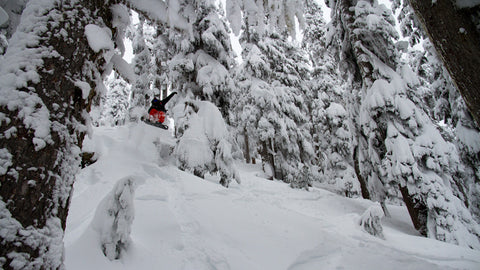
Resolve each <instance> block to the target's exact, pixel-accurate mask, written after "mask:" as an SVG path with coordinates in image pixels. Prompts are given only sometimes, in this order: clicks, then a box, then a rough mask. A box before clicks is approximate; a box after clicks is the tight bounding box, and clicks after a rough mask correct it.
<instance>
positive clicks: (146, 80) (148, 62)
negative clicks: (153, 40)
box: [129, 15, 153, 121]
mask: <svg viewBox="0 0 480 270" xmlns="http://www.w3.org/2000/svg"><path fill="white" fill-rule="evenodd" d="M146 27H148V25H147V23H146V21H145V17H143V16H141V15H140V16H139V23H138V24H137V26H136V29H135V31H134V33H133V41H132V47H133V54H134V58H133V60H132V64H133V69H134V72H135V74H136V75H137V76H136V80H135V81H134V82H133V84H132V91H131V97H130V107H129V118H130V119H129V120H130V121H138V120H139V119H140V118H141V116H142V115H144V114H145V111H146V110H147V108H148V106H149V105H150V97H152V96H153V94H152V91H151V83H152V79H153V75H152V72H151V69H152V52H151V50H150V48H149V47H148V46H147V44H146V42H145V34H144V28H146Z"/></svg>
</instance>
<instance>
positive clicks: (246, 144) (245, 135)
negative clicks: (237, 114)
mask: <svg viewBox="0 0 480 270" xmlns="http://www.w3.org/2000/svg"><path fill="white" fill-rule="evenodd" d="M243 138H244V139H245V159H246V161H247V163H250V160H251V159H250V144H249V141H248V133H247V129H246V128H245V129H243Z"/></svg>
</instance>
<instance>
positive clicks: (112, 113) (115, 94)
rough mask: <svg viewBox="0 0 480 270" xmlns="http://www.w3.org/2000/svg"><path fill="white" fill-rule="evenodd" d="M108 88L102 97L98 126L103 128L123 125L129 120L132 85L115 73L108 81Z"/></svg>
mask: <svg viewBox="0 0 480 270" xmlns="http://www.w3.org/2000/svg"><path fill="white" fill-rule="evenodd" d="M106 88H107V93H106V95H105V96H103V97H102V102H101V110H100V117H99V119H98V123H97V124H98V125H101V126H118V125H123V124H124V123H125V121H126V118H127V113H128V108H129V99H128V98H129V96H130V91H131V85H129V84H128V83H127V82H126V81H125V80H124V79H123V78H122V77H120V76H118V74H116V73H115V74H113V76H110V77H109V78H108V79H107V82H106Z"/></svg>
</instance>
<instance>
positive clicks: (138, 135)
mask: <svg viewBox="0 0 480 270" xmlns="http://www.w3.org/2000/svg"><path fill="white" fill-rule="evenodd" d="M158 142H162V143H164V144H173V143H174V140H173V138H172V137H171V134H170V132H169V131H164V130H161V129H158V128H155V127H150V126H147V125H145V124H143V123H141V124H138V125H132V126H123V127H118V128H106V127H101V128H95V129H94V132H93V136H92V139H87V140H86V142H85V145H84V150H90V151H95V152H96V153H97V155H98V157H99V158H98V161H97V162H96V163H94V164H93V165H91V166H89V167H87V168H85V169H83V170H82V171H81V173H80V175H79V176H78V178H77V181H76V183H75V190H74V194H73V199H72V202H71V208H70V212H69V216H68V222H67V230H66V234H65V248H66V261H65V264H66V267H67V269H69V270H74V269H82V270H83V269H102V270H104V269H105V270H107V269H135V270H138V269H168V270H174V269H187V270H202V269H218V270H224V269H225V270H230V269H232V270H233V269H238V270H246V269H248V270H255V269H258V270H268V269H272V270H280V269H289V270H300V269H303V270H305V269H315V270H317V269H401V270H405V269H409V270H410V269H422V270H424V269H480V251H474V250H470V249H466V248H462V247H459V246H455V245H451V244H446V243H443V242H439V241H436V240H432V239H427V238H423V237H420V236H419V235H418V234H417V233H416V231H415V230H414V228H413V227H412V225H411V222H410V219H409V216H408V213H407V210H406V208H404V207H399V206H389V210H390V212H391V214H392V218H385V219H384V220H383V225H384V235H385V238H386V239H385V240H382V239H379V238H376V237H374V236H371V235H369V234H368V233H366V232H364V231H363V230H362V229H361V227H360V226H359V225H358V222H359V218H360V216H361V215H362V213H364V211H365V210H366V209H367V208H368V207H369V206H371V205H373V202H371V201H368V200H363V199H349V198H344V197H341V196H338V195H336V194H333V193H331V192H329V191H326V190H323V189H319V188H312V189H311V190H310V191H305V190H294V189H291V188H290V187H289V186H288V185H287V184H284V183H282V182H278V181H269V180H266V179H264V178H262V173H261V170H260V168H259V167H258V166H255V165H245V164H238V166H239V169H240V173H241V176H242V184H240V185H239V184H237V183H234V182H232V184H231V186H230V188H228V189H227V188H224V187H223V186H221V185H220V184H218V183H217V180H216V179H215V177H210V178H208V179H207V180H203V179H199V178H197V177H195V176H193V175H191V174H188V173H185V172H182V171H180V170H178V169H177V168H176V167H175V166H173V165H171V164H169V162H168V161H165V160H164V159H162V158H161V157H160V156H161V155H160V154H159V153H158V150H157V149H158V147H156V146H155V145H159V144H158ZM126 176H132V177H133V178H135V179H139V182H140V183H141V184H140V185H139V186H138V187H137V189H136V192H135V197H134V200H133V201H134V207H135V219H134V221H133V225H132V231H131V239H132V242H131V245H130V247H129V249H128V251H127V252H126V253H125V254H124V255H123V257H122V258H121V259H119V260H116V261H110V260H109V259H107V258H106V257H105V256H104V255H103V253H102V250H101V247H100V237H99V235H98V232H97V231H96V230H94V229H93V227H92V225H91V224H92V220H93V217H94V215H95V211H96V208H97V206H98V205H99V203H100V201H101V200H102V199H103V198H104V197H105V196H107V194H108V193H110V192H111V190H112V189H113V187H114V186H115V184H116V182H117V181H118V180H120V179H122V178H124V177H126Z"/></svg>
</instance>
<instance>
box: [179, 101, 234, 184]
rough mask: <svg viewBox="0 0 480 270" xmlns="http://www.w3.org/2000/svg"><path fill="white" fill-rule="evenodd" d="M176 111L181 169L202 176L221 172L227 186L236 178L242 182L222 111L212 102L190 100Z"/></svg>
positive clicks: (180, 105) (221, 181) (221, 177)
mask: <svg viewBox="0 0 480 270" xmlns="http://www.w3.org/2000/svg"><path fill="white" fill-rule="evenodd" d="M173 111H174V112H173V113H174V119H175V124H176V135H177V138H178V143H177V146H176V147H175V150H174V153H175V156H176V158H177V161H178V166H179V168H180V169H182V170H186V171H190V172H192V173H193V174H195V175H196V176H199V177H204V175H205V173H207V172H209V173H216V172H219V173H220V183H221V184H222V185H223V186H225V187H228V185H229V183H230V181H231V180H232V179H235V180H236V181H237V182H238V183H240V177H239V174H238V172H237V169H236V168H235V165H234V164H233V157H232V145H231V143H230V142H229V141H228V138H229V133H228V131H227V127H226V125H225V122H224V120H223V118H222V115H221V113H220V111H219V110H218V108H217V107H216V106H215V105H214V104H213V103H210V102H208V101H186V102H184V103H179V104H178V105H177V106H176V107H175V108H174V109H173Z"/></svg>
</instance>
